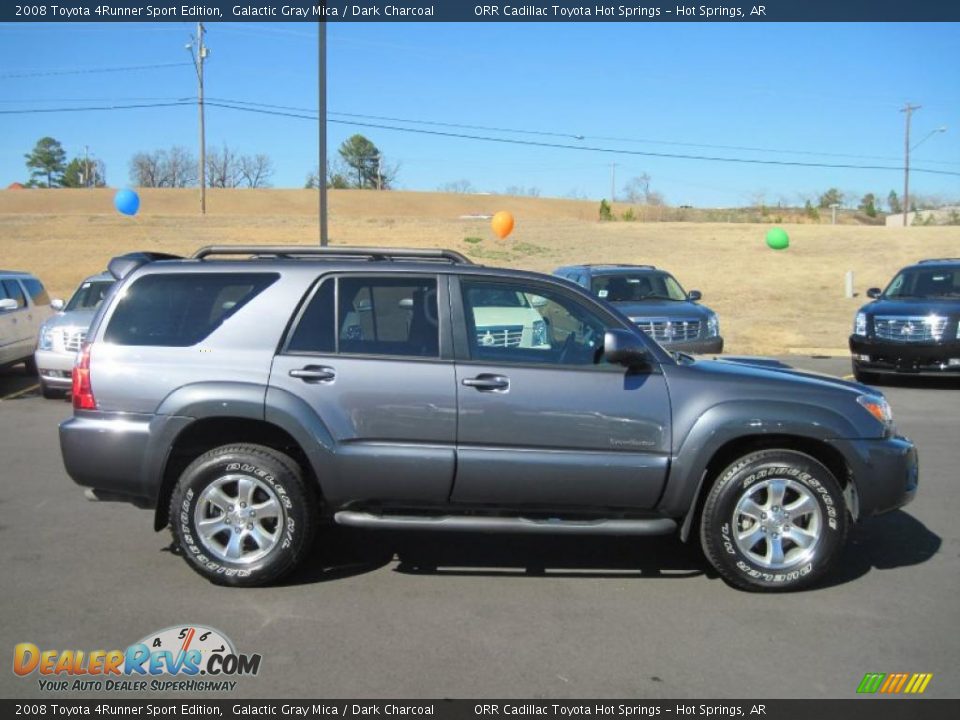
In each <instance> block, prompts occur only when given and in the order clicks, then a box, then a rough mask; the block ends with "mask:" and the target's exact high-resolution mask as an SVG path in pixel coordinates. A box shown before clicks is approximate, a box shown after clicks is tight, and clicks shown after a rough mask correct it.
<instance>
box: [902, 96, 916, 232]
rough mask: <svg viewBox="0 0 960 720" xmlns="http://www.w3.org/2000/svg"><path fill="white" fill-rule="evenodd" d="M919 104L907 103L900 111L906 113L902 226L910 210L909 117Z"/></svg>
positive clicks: (905, 222) (905, 223) (904, 224)
mask: <svg viewBox="0 0 960 720" xmlns="http://www.w3.org/2000/svg"><path fill="white" fill-rule="evenodd" d="M920 107H921V106H920V105H911V104H910V103H907V104H906V105H904V106H903V108H901V110H900V112H902V113H905V114H906V126H905V128H904V136H903V226H904V227H907V214H908V213H909V212H910V117H911V116H912V115H913V111H914V110H919V109H920Z"/></svg>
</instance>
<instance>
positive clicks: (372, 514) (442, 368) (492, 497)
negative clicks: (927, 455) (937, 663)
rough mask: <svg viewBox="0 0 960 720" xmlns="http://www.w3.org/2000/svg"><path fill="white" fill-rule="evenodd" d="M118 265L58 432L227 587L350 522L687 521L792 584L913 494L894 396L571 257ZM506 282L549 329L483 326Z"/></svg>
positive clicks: (523, 527)
mask: <svg viewBox="0 0 960 720" xmlns="http://www.w3.org/2000/svg"><path fill="white" fill-rule="evenodd" d="M109 268H110V272H111V274H112V275H113V276H114V277H116V278H117V280H118V285H117V287H116V288H115V290H114V292H112V293H111V294H110V295H109V296H108V297H107V299H106V301H105V302H104V304H103V305H101V307H100V309H99V310H98V311H97V314H96V316H95V318H94V320H93V323H92V325H91V327H90V331H89V333H88V335H87V339H86V342H85V344H84V346H83V348H82V350H81V352H80V353H79V355H78V358H77V364H76V366H75V368H74V371H73V393H72V394H73V406H74V413H73V417H72V418H70V419H68V420H66V421H65V422H63V423H62V424H61V426H60V443H61V449H62V453H63V459H64V463H65V465H66V469H67V472H68V473H69V475H70V476H71V477H72V478H73V479H74V480H75V481H76V482H77V483H79V484H80V485H83V486H86V487H87V488H90V490H88V495H89V496H90V497H91V498H94V499H103V500H125V501H129V502H132V503H133V504H135V505H138V506H140V507H146V508H153V509H154V528H155V529H156V530H160V529H162V528H164V527H166V526H168V525H169V526H170V527H171V528H172V531H173V537H174V540H175V542H176V544H177V546H178V547H179V549H180V554H181V555H182V556H183V558H184V559H185V560H186V562H187V563H188V564H189V566H190V567H191V568H192V569H193V570H195V571H196V572H198V573H199V574H201V575H203V576H204V577H206V578H208V579H209V580H211V581H213V582H215V583H220V584H225V585H260V584H264V583H269V582H271V581H274V580H277V579H278V578H280V577H281V576H283V575H284V574H286V573H288V572H290V571H291V570H292V569H293V568H294V567H296V566H297V565H298V564H299V563H300V562H301V560H303V559H304V557H305V555H306V554H307V553H308V552H309V551H310V549H311V548H312V547H313V545H312V544H311V543H312V537H313V535H314V533H315V531H316V529H317V527H318V524H319V523H320V522H333V523H337V524H340V525H345V526H351V527H356V528H389V529H410V530H435V531H445V530H461V531H462V530H470V531H481V532H511V533H553V534H562V533H565V534H575V535H590V534H608V535H609V534H617V535H637V536H641V535H668V534H673V533H676V534H679V536H680V538H681V539H683V540H688V539H690V538H696V537H699V539H700V542H701V544H702V546H703V548H704V551H705V553H706V556H707V558H708V559H709V561H710V563H711V564H712V565H713V566H714V567H715V568H716V569H717V571H718V572H719V573H720V574H721V575H722V576H723V577H724V578H726V579H727V581H729V582H730V583H732V584H733V585H736V586H738V587H742V588H747V589H751V590H786V589H794V588H799V587H803V586H806V585H809V584H810V583H813V582H815V581H816V580H817V579H819V578H821V577H822V576H823V575H824V573H826V572H827V570H828V568H829V567H830V565H831V563H832V562H833V561H834V560H835V558H836V557H837V555H838V553H839V551H840V549H841V547H842V546H843V544H844V541H845V538H846V535H847V531H848V529H849V528H850V525H851V523H852V522H854V521H856V520H857V519H859V518H863V517H868V516H870V515H874V514H877V513H882V512H886V511H889V510H893V509H894V508H898V507H900V506H901V505H904V504H905V503H907V502H909V501H910V500H911V499H912V498H913V496H914V494H915V493H916V491H917V484H918V473H917V454H916V450H915V449H914V446H913V445H912V443H911V442H910V441H909V440H907V439H905V438H903V437H901V436H900V435H899V434H898V433H897V431H896V428H895V426H894V424H893V419H892V416H891V412H890V407H889V405H888V404H887V401H886V400H885V399H884V397H883V395H882V394H880V393H878V392H876V391H874V390H871V389H870V388H867V387H864V386H863V385H859V384H856V383H851V382H845V381H842V380H839V379H833V378H826V377H823V376H819V375H810V374H805V373H801V372H797V371H793V370H791V369H790V368H788V367H786V366H785V365H782V364H779V363H777V362H775V361H763V360H752V361H750V360H740V361H732V360H697V359H694V358H693V357H691V356H689V355H684V354H678V355H674V354H671V353H669V352H667V351H665V350H664V349H663V348H662V347H661V346H660V345H658V344H657V343H656V342H654V341H653V340H652V339H650V338H649V337H648V336H647V335H645V334H644V333H642V332H640V331H639V330H638V329H637V327H636V326H635V325H634V324H632V323H631V322H630V321H629V320H628V319H627V318H625V317H624V316H623V315H621V314H620V313H618V312H616V311H614V310H613V309H612V308H611V307H610V306H609V305H607V304H606V303H604V302H602V301H601V300H600V299H599V298H597V297H596V296H595V295H594V294H593V293H592V292H589V291H587V290H585V289H582V288H579V287H577V286H575V285H573V284H571V283H569V282H566V281H563V280H560V279H559V278H555V277H551V276H549V275H541V274H538V273H531V272H522V271H519V270H507V269H498V268H489V267H482V266H478V265H474V264H472V263H471V262H470V261H469V260H467V259H466V258H465V257H463V256H462V255H460V254H459V253H456V252H453V251H449V250H423V249H421V250H403V249H397V248H389V249H388V248H380V249H378V248H349V247H335V248H333V247H327V248H306V247H291V248H282V247H280V248H278V247H258V246H248V247H242V246H240V247H238V246H223V247H208V248H204V249H201V250H199V251H197V253H195V254H194V255H193V257H191V258H188V259H181V260H157V259H156V258H155V257H154V256H151V255H150V254H142V255H141V256H139V257H131V256H127V257H124V258H116V259H114V260H113V261H111V263H110V265H109ZM508 299H509V301H510V302H513V303H515V305H514V306H513V307H516V308H520V309H522V311H523V313H524V315H525V316H530V317H531V318H532V315H531V309H533V310H535V311H536V312H537V313H538V314H539V315H540V318H541V321H542V323H543V325H542V328H543V330H542V332H545V333H546V337H545V342H542V343H541V342H535V341H534V340H533V339H531V340H530V342H526V341H525V340H524V339H522V340H521V341H520V342H519V343H517V342H499V341H496V342H486V341H485V340H484V338H485V337H486V332H487V330H486V329H487V328H490V327H500V326H501V325H502V324H503V323H504V322H506V323H507V324H512V323H515V322H517V323H519V322H520V316H519V311H518V312H517V317H516V319H514V318H508V319H506V320H503V319H502V318H501V316H499V315H497V316H496V317H495V318H494V319H493V321H492V323H493V325H490V324H489V323H490V318H489V317H488V311H489V308H491V307H493V308H503V307H505V304H504V303H505V302H507V300H508ZM496 312H497V313H499V312H500V311H499V310H498V311H496ZM361 313H362V314H363V316H364V319H360V315H361ZM534 322H536V321H533V322H531V323H529V324H528V323H527V321H526V319H524V320H523V322H522V325H523V327H524V331H523V335H524V336H525V335H526V332H527V330H526V329H527V328H528V327H530V328H532V327H533V324H534ZM358 325H359V326H360V327H361V330H360V332H357V331H356V330H355V329H354V328H355V327H357V326H358ZM538 332H541V331H538ZM493 334H494V333H493V332H492V331H491V335H493ZM505 336H506V337H510V334H509V332H508V333H507V334H506V335H505Z"/></svg>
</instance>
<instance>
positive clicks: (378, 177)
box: [329, 135, 397, 190]
mask: <svg viewBox="0 0 960 720" xmlns="http://www.w3.org/2000/svg"><path fill="white" fill-rule="evenodd" d="M339 152H340V157H341V158H343V162H344V163H345V164H346V166H347V169H346V173H347V175H348V177H349V178H350V184H351V185H352V186H353V187H356V188H360V189H364V188H373V189H377V188H379V189H381V190H388V189H389V188H390V185H391V184H392V183H393V181H394V180H395V179H396V175H397V168H396V167H395V166H388V165H387V163H386V162H385V161H384V159H383V154H382V153H381V152H380V149H379V148H378V147H377V146H376V145H374V144H373V143H372V142H371V141H370V140H368V139H367V138H365V137H364V136H363V135H353V136H351V137H349V138H347V139H346V140H344V141H343V143H342V144H341V145H340V150H339ZM338 179H339V178H338ZM333 181H334V176H333V175H331V177H330V185H329V187H336V186H337V183H334V182H333Z"/></svg>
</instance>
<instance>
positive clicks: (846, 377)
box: [843, 375, 853, 380]
mask: <svg viewBox="0 0 960 720" xmlns="http://www.w3.org/2000/svg"><path fill="white" fill-rule="evenodd" d="M843 379H844V380H853V375H844V376H843Z"/></svg>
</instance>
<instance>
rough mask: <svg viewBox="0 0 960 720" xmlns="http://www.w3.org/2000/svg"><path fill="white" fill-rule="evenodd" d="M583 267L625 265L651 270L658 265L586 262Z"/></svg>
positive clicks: (626, 266)
mask: <svg viewBox="0 0 960 720" xmlns="http://www.w3.org/2000/svg"><path fill="white" fill-rule="evenodd" d="M581 267H588V268H597V267H623V268H649V269H651V270H656V269H657V267H656V265H637V264H636V263H586V264H584V265H582V266H581Z"/></svg>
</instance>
